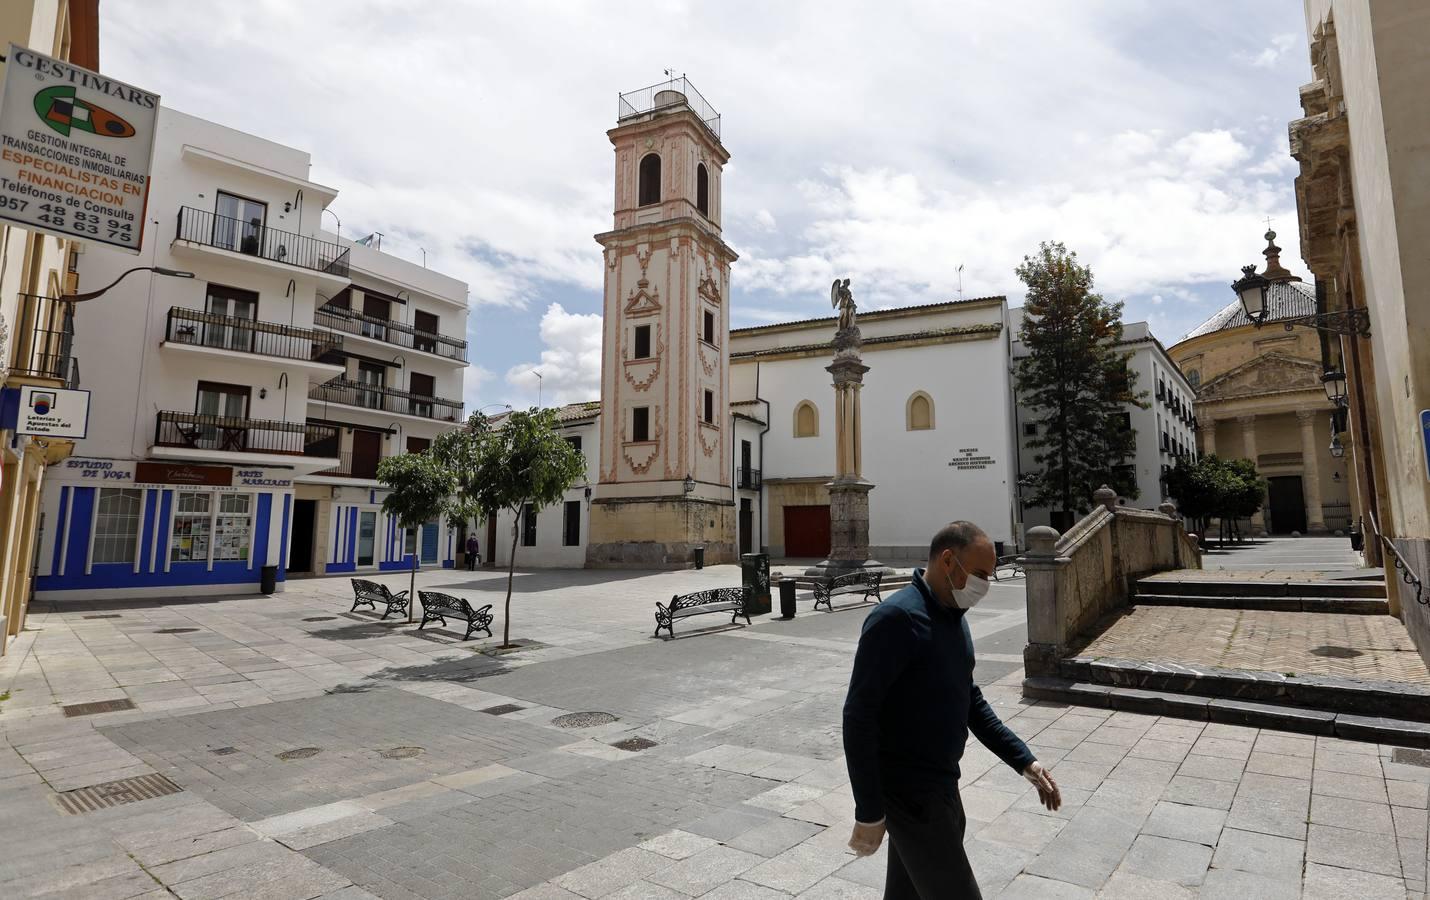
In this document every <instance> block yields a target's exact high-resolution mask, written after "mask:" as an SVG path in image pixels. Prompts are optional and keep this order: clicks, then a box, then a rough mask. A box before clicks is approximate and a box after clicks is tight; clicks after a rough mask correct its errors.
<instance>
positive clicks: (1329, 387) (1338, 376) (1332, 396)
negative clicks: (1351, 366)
mask: <svg viewBox="0 0 1430 900" xmlns="http://www.w3.org/2000/svg"><path fill="white" fill-rule="evenodd" d="M1321 387H1323V388H1325V391H1326V399H1327V400H1329V401H1331V405H1332V406H1337V407H1339V406H1345V405H1346V373H1345V372H1341V371H1339V370H1337V369H1331V370H1330V371H1329V372H1326V373H1325V374H1323V375H1322V376H1321Z"/></svg>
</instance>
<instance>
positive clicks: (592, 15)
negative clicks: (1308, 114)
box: [100, 0, 1310, 408]
mask: <svg viewBox="0 0 1430 900" xmlns="http://www.w3.org/2000/svg"><path fill="white" fill-rule="evenodd" d="M101 15H102V25H101V47H100V56H101V63H102V68H103V69H104V71H105V72H107V73H109V74H112V75H114V76H116V77H118V78H121V79H124V80H127V81H131V82H134V83H136V84H139V85H141V86H143V87H145V88H148V89H150V90H153V91H155V92H157V93H159V94H161V95H162V96H163V99H164V103H165V104H166V105H169V106H173V107H175V108H177V109H180V110H183V111H185V112H189V113H193V114H196V115H201V116H204V117H206V118H209V119H212V120H214V121H217V122H220V123H222V124H225V125H229V126H232V127H235V128H239V129H242V130H244V131H248V132H252V133H254V134H258V135H261V136H263V137H266V138H269V139H271V140H275V141H279V142H282V143H285V144H289V145H292V146H295V147H299V148H303V149H305V150H308V151H309V152H311V153H312V156H313V160H314V166H313V178H314V180H317V181H320V182H323V183H327V184H331V185H333V186H335V187H338V188H339V189H340V190H341V194H340V196H339V197H338V199H337V200H336V201H335V202H334V204H333V207H332V208H333V210H334V212H335V213H336V214H337V215H338V216H339V217H340V218H341V220H342V223H343V233H344V234H345V235H348V236H356V235H359V234H366V233H368V232H371V231H380V232H382V233H383V234H384V241H383V249H384V250H385V251H389V252H392V253H394V254H397V255H400V256H404V257H407V258H409V259H412V260H414V261H420V260H421V255H422V254H421V249H425V250H426V253H427V262H428V264H429V265H430V266H431V267H433V268H436V269H439V270H441V271H444V272H447V273H449V274H452V275H455V276H457V277H460V278H462V279H464V280H466V281H467V282H468V283H469V284H470V286H471V302H472V316H471V323H470V329H469V330H470V338H471V340H472V344H473V354H472V356H473V363H474V364H473V366H472V368H471V369H470V370H469V372H468V375H467V383H466V400H467V402H468V403H469V404H471V406H470V407H469V408H476V407H478V406H481V405H484V404H488V403H499V402H506V403H511V404H514V405H518V406H520V405H525V404H529V403H532V402H534V401H535V398H536V379H535V378H534V377H533V376H532V375H530V374H529V373H530V370H532V369H538V370H540V371H541V372H542V373H543V375H544V382H543V383H544V396H543V399H544V400H545V401H546V402H548V403H550V402H553V401H575V400H585V399H594V398H595V397H596V395H597V393H598V378H599V370H600V329H599V313H600V308H601V296H600V290H601V282H600V277H601V261H600V254H599V250H598V247H597V245H596V243H595V241H593V240H592V235H594V234H596V233H597V232H600V231H604V230H607V229H609V228H610V226H611V196H612V187H611V182H612V168H613V159H612V153H611V148H610V144H609V142H608V141H607V139H606V136H605V132H606V130H607V129H608V128H610V127H611V126H612V125H614V124H615V118H616V101H617V95H618V94H619V93H620V92H621V91H628V90H633V89H636V88H640V87H644V86H646V85H649V84H653V83H655V82H657V81H659V80H661V79H662V78H663V77H664V76H663V74H662V73H663V70H664V69H665V68H667V67H669V68H673V69H674V70H676V71H677V72H683V73H685V74H687V75H688V76H689V77H690V79H691V81H692V82H693V83H694V84H695V85H696V87H697V88H699V90H700V91H701V92H702V93H703V94H704V95H705V97H706V98H707V99H708V100H709V101H710V102H711V104H712V105H713V106H714V107H715V108H716V109H717V110H718V111H719V112H720V113H721V115H722V131H723V137H724V142H725V145H726V147H727V149H728V150H729V151H730V153H731V155H732V158H731V162H730V164H729V166H728V167H727V169H726V174H725V180H724V186H725V191H726V196H725V198H724V202H725V207H724V209H725V222H724V226H725V239H726V241H727V242H728V243H730V245H731V246H733V247H734V248H735V250H736V251H737V252H738V253H739V254H740V257H741V258H740V260H739V262H737V263H736V264H735V267H734V270H733V275H732V280H733V289H732V293H733V298H732V300H733V303H732V312H733V320H734V324H735V325H749V324H761V323H766V322H773V321H781V320H785V319H792V318H805V317H809V316H812V315H823V314H828V302H829V301H828V285H829V282H830V280H831V279H832V278H833V277H834V276H835V275H836V274H838V275H840V276H845V277H849V278H852V279H853V287H854V291H855V296H856V297H857V298H858V299H859V301H860V304H861V307H866V308H867V307H887V306H901V305H906V304H911V303H927V302H934V301H937V300H944V299H951V298H954V297H957V295H958V267H959V266H960V265H962V266H963V272H962V281H963V291H964V294H965V296H969V297H973V296H983V295H990V294H1003V295H1006V296H1007V297H1008V298H1009V300H1010V301H1011V302H1012V303H1013V304H1014V305H1017V304H1018V303H1020V302H1021V295H1022V285H1021V284H1020V282H1018V280H1017V278H1016V277H1015V276H1014V274H1013V269H1014V267H1015V266H1016V265H1017V264H1018V262H1019V260H1020V259H1021V258H1022V256H1023V255H1024V254H1025V253H1029V252H1031V251H1033V250H1034V249H1035V248H1036V246H1037V244H1038V242H1039V241H1041V240H1061V241H1064V242H1065V243H1066V244H1068V246H1069V247H1071V248H1072V249H1074V250H1076V251H1077V252H1078V253H1079V254H1080V256H1081V257H1082V258H1083V259H1084V260H1085V261H1086V262H1089V263H1090V264H1091V265H1092V266H1093V270H1094V272H1095V274H1096V276H1097V286H1098V287H1099V289H1100V290H1101V291H1102V292H1103V293H1104V294H1105V295H1106V296H1108V297H1110V298H1113V299H1119V300H1124V301H1125V302H1126V312H1125V318H1126V319H1127V320H1128V321H1134V320H1139V319H1146V320H1148V321H1150V322H1151V323H1152V326H1153V330H1154V332H1155V333H1156V334H1157V335H1158V336H1159V337H1160V338H1161V339H1162V340H1163V342H1164V343H1166V344H1171V343H1173V342H1175V341H1176V340H1177V339H1178V338H1179V337H1180V336H1181V335H1182V334H1183V333H1185V332H1186V331H1187V330H1188V329H1190V328H1191V327H1193V326H1194V325H1195V324H1197V323H1198V322H1200V321H1201V320H1202V319H1204V318H1206V317H1207V316H1208V315H1210V314H1211V313H1212V312H1214V311H1215V310H1216V309H1218V308H1219V307H1220V306H1222V305H1223V304H1225V303H1227V302H1230V301H1231V300H1232V299H1233V297H1232V294H1231V292H1230V290H1229V289H1228V288H1227V285H1228V284H1229V283H1230V282H1231V281H1232V280H1233V279H1234V278H1235V277H1236V276H1237V275H1238V269H1239V267H1240V266H1242V265H1244V264H1246V263H1248V262H1252V261H1255V262H1260V261H1261V258H1260V256H1259V255H1258V254H1259V252H1260V250H1261V248H1262V246H1263V242H1262V240H1261V234H1262V232H1264V231H1265V228H1266V218H1267V217H1270V218H1271V219H1272V221H1273V225H1274V227H1276V229H1277V230H1278V231H1279V232H1280V234H1281V238H1280V240H1279V241H1278V243H1279V244H1280V245H1281V246H1282V247H1283V248H1285V249H1286V251H1287V252H1286V253H1285V254H1284V255H1283V262H1284V263H1285V264H1286V265H1287V266H1288V267H1289V268H1291V269H1292V270H1293V271H1296V272H1298V273H1302V274H1304V269H1303V267H1302V265H1301V262H1300V259H1299V255H1298V253H1297V241H1296V237H1295V232H1296V228H1295V199H1294V196H1293V193H1292V179H1293V178H1294V176H1295V168H1296V167H1295V163H1294V162H1293V161H1292V160H1291V159H1290V158H1289V156H1288V155H1287V147H1286V126H1287V123H1288V122H1289V121H1290V120H1291V119H1292V118H1294V117H1296V116H1297V115H1298V112H1299V110H1298V106H1297V88H1298V87H1299V86H1300V85H1301V84H1302V83H1304V82H1306V81H1308V80H1309V79H1310V69H1309V64H1308V62H1307V55H1306V39H1305V28H1304V23H1303V19H1302V13H1301V0H1257V2H1256V3H1254V4H1249V3H1246V2H1244V0H1078V2H1076V3H1071V2H1066V0H1017V2H1008V0H986V2H985V0H914V2H904V0H885V2H881V3H867V2H866V3H852V2H850V3H847V2H840V0H820V2H804V0H798V2H796V0H788V2H786V0H724V2H721V3H718V4H717V3H701V2H693V0H692V2H659V0H649V2H645V3H640V4H636V3H627V2H624V0H603V2H591V3H579V2H553V0H522V2H519V3H512V2H509V0H503V2H491V3H488V2H477V0H461V2H459V0H303V2H297V0H245V2H243V3H220V2H217V0H142V2H141V0H105V2H104V3H102V4H101ZM419 248H421V249H419Z"/></svg>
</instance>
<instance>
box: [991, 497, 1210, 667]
mask: <svg viewBox="0 0 1430 900" xmlns="http://www.w3.org/2000/svg"><path fill="white" fill-rule="evenodd" d="M1093 501H1094V502H1095V504H1096V505H1095V506H1094V507H1093V510H1092V512H1090V513H1088V514H1087V515H1086V516H1084V517H1083V518H1082V519H1081V520H1080V521H1079V522H1077V524H1075V525H1073V527H1072V528H1070V529H1068V531H1067V533H1066V534H1062V535H1059V534H1058V533H1057V531H1056V530H1055V529H1052V528H1049V527H1047V526H1037V527H1035V528H1031V529H1029V530H1028V550H1027V552H1026V553H1025V554H1024V555H1023V556H1022V557H1020V558H1019V561H1020V562H1021V563H1022V564H1023V568H1024V570H1025V571H1026V573H1027V603H1028V645H1027V647H1026V648H1025V649H1024V651H1023V659H1024V665H1025V668H1026V671H1027V674H1028V675H1030V676H1034V675H1056V674H1057V670H1058V660H1060V659H1062V658H1063V657H1064V656H1066V655H1067V654H1068V653H1069V652H1070V651H1071V650H1073V649H1075V646H1076V644H1077V643H1078V642H1079V641H1080V640H1082V639H1084V638H1089V637H1091V636H1092V631H1093V629H1094V628H1095V627H1096V626H1097V623H1098V622H1099V621H1100V620H1101V619H1102V618H1104V617H1105V616H1107V615H1108V614H1109V613H1112V612H1115V611H1117V610H1119V609H1122V608H1123V607H1125V606H1127V600H1128V597H1129V596H1130V594H1131V589H1132V583H1133V582H1134V581H1136V580H1137V579H1138V578H1140V577H1142V576H1144V575H1151V574H1153V573H1155V572H1164V571H1167V570H1169V569H1200V568H1201V567H1202V562H1201V550H1200V548H1199V547H1198V545H1197V542H1196V539H1195V538H1193V537H1191V536H1189V535H1188V534H1187V532H1186V530H1185V529H1184V528H1183V526H1182V519H1181V517H1180V516H1179V515H1177V509H1176V507H1175V506H1173V505H1172V504H1170V503H1164V504H1162V505H1161V506H1160V507H1159V508H1158V509H1156V510H1150V509H1133V508H1131V507H1125V506H1118V505H1117V494H1116V493H1115V492H1114V491H1113V490H1112V489H1110V488H1108V487H1106V486H1103V487H1102V488H1099V489H1098V490H1097V492H1096V493H1094V494H1093Z"/></svg>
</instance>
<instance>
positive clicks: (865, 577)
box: [829, 572, 884, 588]
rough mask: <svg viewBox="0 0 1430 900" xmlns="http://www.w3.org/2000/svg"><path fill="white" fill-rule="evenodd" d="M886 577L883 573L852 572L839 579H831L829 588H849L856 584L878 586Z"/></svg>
mask: <svg viewBox="0 0 1430 900" xmlns="http://www.w3.org/2000/svg"><path fill="white" fill-rule="evenodd" d="M883 577H884V573H883V572H850V573H849V574H848V575H840V576H839V577H838V578H831V579H830V580H829V586H830V587H831V588H841V587H849V586H850V585H855V584H867V585H870V586H877V585H878V584H879V579H881V578H883Z"/></svg>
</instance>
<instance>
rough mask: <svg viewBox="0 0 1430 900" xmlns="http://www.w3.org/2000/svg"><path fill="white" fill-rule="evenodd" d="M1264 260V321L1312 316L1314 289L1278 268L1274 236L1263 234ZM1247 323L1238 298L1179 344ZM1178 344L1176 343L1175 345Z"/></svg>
mask: <svg viewBox="0 0 1430 900" xmlns="http://www.w3.org/2000/svg"><path fill="white" fill-rule="evenodd" d="M1261 252H1262V255H1263V256H1265V257H1266V271H1265V272H1263V273H1262V276H1263V277H1264V278H1266V279H1267V280H1268V281H1270V282H1271V283H1270V284H1269V285H1268V286H1267V289H1266V321H1267V322H1275V321H1278V320H1280V319H1293V318H1296V317H1297V316H1309V315H1314V314H1315V312H1316V289H1315V288H1314V287H1313V286H1311V285H1309V284H1307V283H1306V282H1304V281H1302V280H1301V279H1299V278H1297V277H1296V276H1295V275H1293V274H1291V273H1290V272H1289V271H1287V270H1286V269H1285V268H1283V267H1282V265H1281V248H1280V247H1278V246H1276V232H1274V231H1268V232H1266V249H1265V250H1263V251H1261ZM1250 324H1251V319H1249V318H1248V317H1247V315H1246V310H1245V309H1244V308H1243V307H1242V305H1241V300H1240V299H1239V298H1238V299H1236V300H1233V301H1232V302H1230V303H1228V304H1227V305H1226V306H1223V307H1222V308H1221V309H1220V310H1218V311H1217V312H1216V314H1215V315H1213V316H1212V317H1211V318H1210V319H1207V320H1206V321H1205V322H1203V323H1202V324H1200V325H1198V326H1197V327H1196V328H1193V329H1192V330H1191V331H1189V332H1187V334H1186V336H1185V337H1183V338H1182V340H1183V341H1186V340H1191V339H1192V338H1194V337H1201V336H1202V335H1204V334H1211V333H1212V332H1215V331H1229V330H1231V329H1233V328H1240V327H1241V326H1243V325H1250ZM1178 343H1180V341H1179V342H1178Z"/></svg>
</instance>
